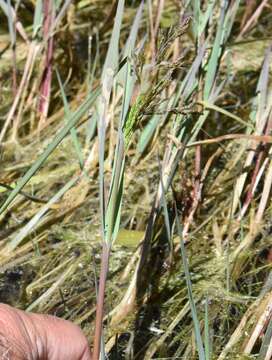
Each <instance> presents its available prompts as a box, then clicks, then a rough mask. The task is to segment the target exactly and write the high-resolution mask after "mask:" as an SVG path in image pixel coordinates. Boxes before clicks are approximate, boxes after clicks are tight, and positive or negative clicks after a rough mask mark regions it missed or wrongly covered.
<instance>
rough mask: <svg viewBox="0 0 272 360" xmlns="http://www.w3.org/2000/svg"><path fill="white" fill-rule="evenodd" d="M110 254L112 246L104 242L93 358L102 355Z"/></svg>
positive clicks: (95, 358)
mask: <svg viewBox="0 0 272 360" xmlns="http://www.w3.org/2000/svg"><path fill="white" fill-rule="evenodd" d="M109 256H110V247H109V246H108V245H107V244H106V243H105V242H104V243H103V249H102V259H101V270H100V279H99V289H98V297H97V305H96V319H95V333H94V350H93V360H99V356H100V347H101V338H102V331H103V317H104V298H105V287H106V280H107V274H108V269H109Z"/></svg>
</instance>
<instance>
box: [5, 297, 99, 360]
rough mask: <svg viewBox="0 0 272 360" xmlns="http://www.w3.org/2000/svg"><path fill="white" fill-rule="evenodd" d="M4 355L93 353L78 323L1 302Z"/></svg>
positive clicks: (51, 358) (79, 356) (63, 357)
mask: <svg viewBox="0 0 272 360" xmlns="http://www.w3.org/2000/svg"><path fill="white" fill-rule="evenodd" d="M0 359H6V360H92V356H91V352H90V349H89V345H88V342H87V339H86V337H85V336H84V334H83V333H82V331H81V330H80V328H79V327H78V326H76V325H74V324H72V323H71V322H69V321H66V320H62V319H59V318H57V317H55V316H50V315H40V314H33V313H26V312H24V311H21V310H18V309H15V308H13V307H11V306H9V305H5V304H1V303H0Z"/></svg>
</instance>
